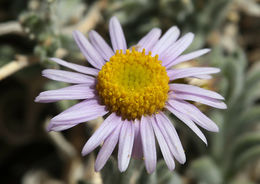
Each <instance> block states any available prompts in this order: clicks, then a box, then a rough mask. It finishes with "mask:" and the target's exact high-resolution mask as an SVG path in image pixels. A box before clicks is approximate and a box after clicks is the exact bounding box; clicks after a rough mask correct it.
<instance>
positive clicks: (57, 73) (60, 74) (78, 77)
mask: <svg viewBox="0 0 260 184" xmlns="http://www.w3.org/2000/svg"><path fill="white" fill-rule="evenodd" d="M42 76H44V77H46V78H49V79H52V80H56V81H61V82H67V83H71V84H83V83H84V84H90V85H91V84H94V83H95V78H94V77H91V76H88V75H84V74H81V73H75V72H69V71H64V70H55V69H46V70H43V71H42Z"/></svg>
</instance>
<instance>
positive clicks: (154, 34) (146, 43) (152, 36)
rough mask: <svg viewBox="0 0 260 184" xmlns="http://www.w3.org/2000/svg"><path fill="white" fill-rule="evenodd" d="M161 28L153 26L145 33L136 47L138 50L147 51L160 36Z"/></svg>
mask: <svg viewBox="0 0 260 184" xmlns="http://www.w3.org/2000/svg"><path fill="white" fill-rule="evenodd" d="M161 33H162V31H161V29H159V28H153V29H152V30H151V31H150V32H149V33H147V34H146V35H145V36H144V37H143V38H142V39H141V40H140V41H139V42H138V43H137V49H138V51H139V52H142V50H143V49H145V51H146V53H148V52H149V51H150V50H151V48H152V47H153V46H154V44H155V43H156V42H157V41H158V39H159V38H160V36H161Z"/></svg>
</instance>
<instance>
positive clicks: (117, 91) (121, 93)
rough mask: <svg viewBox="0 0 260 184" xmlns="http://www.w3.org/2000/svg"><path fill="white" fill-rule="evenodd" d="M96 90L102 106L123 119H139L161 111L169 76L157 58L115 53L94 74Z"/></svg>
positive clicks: (137, 54)
mask: <svg viewBox="0 0 260 184" xmlns="http://www.w3.org/2000/svg"><path fill="white" fill-rule="evenodd" d="M97 79H98V82H97V85H96V89H97V91H98V94H99V96H100V98H101V100H102V103H104V104H105V105H106V107H107V108H108V109H109V111H111V112H115V113H116V114H117V115H120V116H121V117H122V118H123V119H128V120H134V119H136V118H137V119H140V118H141V117H142V116H143V115H152V114H154V113H156V112H158V111H160V110H162V109H163V107H164V105H165V101H166V100H167V97H168V91H169V85H168V83H169V77H168V75H167V73H166V69H165V67H163V66H162V65H161V61H159V60H158V55H156V56H155V57H152V56H151V52H150V53H149V54H148V55H145V50H143V52H138V51H135V49H134V48H133V49H132V51H130V50H126V53H123V52H122V51H120V52H119V51H118V50H117V52H116V54H115V55H114V56H112V57H111V58H110V60H109V61H108V62H107V63H106V64H105V65H104V66H103V67H102V69H101V70H100V72H99V73H98V78H97Z"/></svg>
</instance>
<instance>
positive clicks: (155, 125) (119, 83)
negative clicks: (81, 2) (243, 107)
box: [35, 17, 226, 173]
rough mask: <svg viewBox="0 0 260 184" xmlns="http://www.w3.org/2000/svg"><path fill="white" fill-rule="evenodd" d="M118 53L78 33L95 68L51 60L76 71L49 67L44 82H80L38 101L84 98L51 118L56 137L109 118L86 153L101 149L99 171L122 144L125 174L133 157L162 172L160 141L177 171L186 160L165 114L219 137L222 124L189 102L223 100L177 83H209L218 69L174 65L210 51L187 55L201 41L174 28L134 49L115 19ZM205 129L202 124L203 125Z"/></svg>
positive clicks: (111, 25)
mask: <svg viewBox="0 0 260 184" xmlns="http://www.w3.org/2000/svg"><path fill="white" fill-rule="evenodd" d="M109 32H110V39H111V42H112V48H113V49H111V47H110V46H109V45H108V44H107V43H106V42H105V41H104V39H103V38H102V37H101V36H100V35H99V34H98V33H97V32H95V31H90V33H89V40H88V39H87V38H86V37H85V36H84V35H83V34H82V33H80V32H79V31H75V32H74V33H73V37H74V39H75V41H76V43H77V45H78V47H79V49H80V50H81V52H82V53H83V55H84V56H85V58H86V59H87V61H88V62H89V63H90V64H91V65H92V66H93V67H94V68H91V67H86V66H80V65H77V64H72V63H68V62H66V61H64V60H61V59H58V58H52V59H51V60H52V61H54V62H56V63H58V64H60V65H62V66H65V67H68V68H70V69H72V70H75V71H76V72H71V71H64V70H56V69H46V70H44V71H43V72H42V73H43V76H44V77H47V78H49V79H52V80H56V81H62V82H67V83H70V84H73V85H71V86H69V87H65V88H62V89H57V90H50V91H45V92H42V93H40V95H39V96H38V97H36V100H35V101H36V102H42V103H49V102H56V101H59V100H83V101H81V102H79V103H78V104H76V105H74V106H72V107H70V108H69V109H67V110H65V111H64V112H62V113H60V114H59V115H57V116H55V117H54V118H52V119H51V122H50V123H49V126H48V130H49V131H61V130H65V129H68V128H71V127H73V126H75V125H77V124H79V123H82V122H86V121H89V120H93V119H96V118H97V117H100V116H105V117H106V118H105V120H104V122H103V123H102V124H101V126H100V127H99V128H98V129H97V130H96V131H95V133H94V134H93V135H92V136H91V137H90V139H89V140H88V141H87V143H86V144H85V146H84V148H83V150H82V155H87V154H88V153H90V152H92V151H93V150H94V149H95V148H97V147H98V146H99V145H101V144H102V147H101V149H100V151H99V153H98V155H97V159H96V162H95V170H96V171H100V170H101V169H102V168H103V166H104V165H105V163H106V162H107V160H108V158H109V157H110V155H111V154H112V152H113V150H114V148H115V146H116V145H117V143H118V168H119V170H120V171H121V172H123V171H125V170H126V169H127V167H128V165H129V162H130V158H131V157H134V158H143V159H144V162H145V166H146V170H147V172H148V173H152V172H153V171H154V170H155V168H156V162H157V161H156V160H157V154H156V143H155V137H156V138H157V141H158V144H159V147H160V149H161V152H162V155H163V157H164V159H165V162H166V164H167V166H168V168H169V169H170V170H173V169H174V167H175V163H174V159H176V160H177V161H178V162H180V163H182V164H183V163H184V162H185V161H186V157H185V154H184V150H183V147H182V144H181V142H180V139H179V137H178V134H177V132H176V130H175V128H174V126H173V124H172V122H171V121H170V120H169V118H168V117H167V116H166V115H165V112H166V111H169V112H171V113H172V114H174V115H175V116H176V117H177V118H179V119H180V120H181V121H183V122H184V123H185V124H186V125H187V126H188V127H190V128H191V129H192V130H193V131H194V132H195V134H197V135H198V136H199V138H201V139H202V141H203V142H205V143H206V144H207V140H206V138H205V136H204V135H203V133H202V132H201V130H200V129H199V128H198V126H200V127H202V128H204V129H206V130H208V131H212V132H217V131H218V127H217V125H216V124H215V123H214V122H213V121H212V120H210V119H209V118H208V117H207V116H206V115H204V114H203V113H202V112H201V111H200V110H199V109H198V108H196V107H195V106H194V105H193V104H191V103H189V102H187V101H195V102H199V103H202V104H206V105H208V106H212V107H215V108H219V109H225V108H226V105H225V103H223V102H222V101H221V100H223V99H224V98H223V97H222V96H221V95H219V94H218V93H215V92H213V91H209V90H206V89H202V88H199V87H197V86H193V85H188V84H180V83H174V80H176V79H181V78H185V77H195V78H202V79H208V78H210V77H211V76H210V74H214V73H218V72H219V71H220V70H219V69H218V68H212V67H191V68H181V69H174V68H173V66H174V65H176V64H179V63H181V62H185V61H188V60H191V59H194V58H196V57H199V56H201V55H203V54H206V53H207V52H209V51H210V50H209V49H202V50H198V51H195V52H192V53H189V54H185V55H181V54H182V52H183V51H184V50H186V49H187V47H188V46H189V45H190V44H191V43H192V40H193V38H194V35H193V34H192V33H187V34H185V35H184V36H182V37H181V38H179V35H180V31H179V29H178V28H177V27H171V28H170V29H169V30H168V31H167V32H166V33H165V34H164V35H163V36H162V37H160V36H161V30H160V29H158V28H154V29H152V30H151V31H150V32H149V33H148V34H147V35H145V36H144V37H143V38H142V39H141V40H140V41H139V42H138V43H137V45H135V46H133V47H132V48H130V49H127V44H126V40H125V37H124V33H123V30H122V27H121V25H120V23H119V21H118V19H117V18H116V17H113V18H111V20H110V22H109ZM197 125H198V126H197Z"/></svg>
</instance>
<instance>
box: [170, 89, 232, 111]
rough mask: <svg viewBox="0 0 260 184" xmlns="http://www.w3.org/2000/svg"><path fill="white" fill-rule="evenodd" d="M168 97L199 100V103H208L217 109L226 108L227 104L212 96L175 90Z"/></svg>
mask: <svg viewBox="0 0 260 184" xmlns="http://www.w3.org/2000/svg"><path fill="white" fill-rule="evenodd" d="M170 98H174V99H180V100H189V101H194V102H199V103H202V104H205V105H208V106H211V107H215V108H218V109H226V108H227V105H226V104H225V103H224V102H222V101H220V100H216V99H214V98H209V97H206V96H202V95H197V94H192V93H185V92H175V93H171V94H170Z"/></svg>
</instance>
